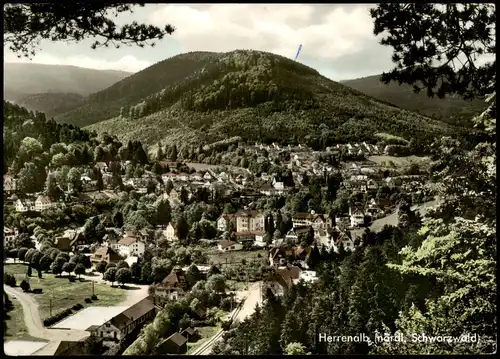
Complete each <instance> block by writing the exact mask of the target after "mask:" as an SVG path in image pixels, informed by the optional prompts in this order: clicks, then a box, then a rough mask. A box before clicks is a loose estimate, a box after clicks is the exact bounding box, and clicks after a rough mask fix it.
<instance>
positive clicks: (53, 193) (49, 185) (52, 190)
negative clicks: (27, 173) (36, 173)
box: [45, 173, 61, 199]
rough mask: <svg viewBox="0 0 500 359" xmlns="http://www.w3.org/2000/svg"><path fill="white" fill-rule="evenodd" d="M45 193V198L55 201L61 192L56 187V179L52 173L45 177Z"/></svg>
mask: <svg viewBox="0 0 500 359" xmlns="http://www.w3.org/2000/svg"><path fill="white" fill-rule="evenodd" d="M45 192H46V193H47V196H49V197H51V198H56V199H57V198H59V197H60V195H61V191H60V190H59V187H58V186H57V181H56V177H55V176H54V174H52V173H49V174H48V175H47V181H46V183H45Z"/></svg>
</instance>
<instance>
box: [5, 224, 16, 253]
mask: <svg viewBox="0 0 500 359" xmlns="http://www.w3.org/2000/svg"><path fill="white" fill-rule="evenodd" d="M18 233H19V231H18V230H17V228H15V229H11V228H7V227H3V246H4V248H7V247H14V242H15V240H16V236H17V234H18Z"/></svg>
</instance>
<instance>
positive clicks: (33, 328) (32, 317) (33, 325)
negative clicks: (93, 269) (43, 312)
mask: <svg viewBox="0 0 500 359" xmlns="http://www.w3.org/2000/svg"><path fill="white" fill-rule="evenodd" d="M82 277H85V278H86V279H89V280H92V281H94V282H101V281H102V274H101V275H96V276H82ZM3 287H4V290H5V292H6V293H7V294H8V295H9V296H11V297H12V296H14V295H15V296H16V297H17V299H18V300H19V303H21V306H22V308H23V316H24V322H25V323H26V327H27V329H28V333H29V335H30V336H32V337H34V338H40V339H45V340H48V341H49V343H48V344H47V345H46V346H44V347H43V348H41V349H40V350H38V351H36V352H35V353H34V354H33V355H54V352H55V350H56V349H57V347H58V346H59V343H60V342H61V341H63V340H64V341H80V340H83V339H85V338H86V337H88V336H90V333H89V332H87V331H85V330H76V329H50V328H46V327H45V326H44V325H43V322H42V319H41V317H40V312H39V310H38V303H37V301H36V300H35V298H33V297H32V296H31V295H29V294H27V293H24V292H23V291H22V290H21V289H19V288H13V287H9V286H7V285H4V286H3ZM139 287H140V289H138V290H129V291H127V298H126V299H125V300H124V301H123V302H122V303H119V304H117V305H120V306H130V305H133V304H135V303H137V302H138V301H140V300H142V299H144V298H145V297H147V296H148V286H147V285H144V286H142V285H141V286H139Z"/></svg>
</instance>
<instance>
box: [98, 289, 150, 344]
mask: <svg viewBox="0 0 500 359" xmlns="http://www.w3.org/2000/svg"><path fill="white" fill-rule="evenodd" d="M155 315H156V306H155V305H154V303H153V301H152V298H151V297H146V298H144V299H143V300H141V301H139V302H137V303H135V304H134V305H132V306H130V307H129V308H127V309H125V310H124V311H123V312H121V313H120V314H118V315H115V316H114V317H113V318H111V319H110V320H108V321H107V322H105V323H104V324H102V325H101V326H99V327H97V328H93V329H92V332H91V333H92V334H94V335H95V336H97V337H99V338H102V339H103V343H104V344H105V345H113V344H117V343H118V342H120V341H121V340H123V339H125V338H126V337H127V336H128V335H129V334H130V333H132V332H133V331H134V330H135V329H136V328H137V327H138V326H142V325H144V324H145V323H146V322H147V321H149V320H151V319H153V318H154V317H155Z"/></svg>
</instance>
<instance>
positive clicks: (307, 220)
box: [292, 211, 316, 228]
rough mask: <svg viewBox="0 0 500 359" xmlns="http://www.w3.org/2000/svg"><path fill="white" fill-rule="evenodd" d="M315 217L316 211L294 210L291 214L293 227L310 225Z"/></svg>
mask: <svg viewBox="0 0 500 359" xmlns="http://www.w3.org/2000/svg"><path fill="white" fill-rule="evenodd" d="M315 218H316V213H315V212H314V211H311V212H310V213H309V212H296V213H294V215H293V216H292V225H293V227H294V228H295V227H304V226H310V225H312V223H313V221H314V219H315Z"/></svg>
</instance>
